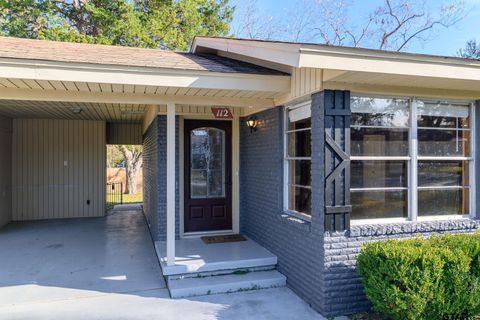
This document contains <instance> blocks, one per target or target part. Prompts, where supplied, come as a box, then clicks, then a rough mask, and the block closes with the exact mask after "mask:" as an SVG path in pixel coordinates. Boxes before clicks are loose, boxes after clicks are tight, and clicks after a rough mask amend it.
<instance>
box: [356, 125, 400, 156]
mask: <svg viewBox="0 0 480 320" xmlns="http://www.w3.org/2000/svg"><path fill="white" fill-rule="evenodd" d="M350 130H351V131H350V132H351V133H350V135H351V146H350V151H351V155H352V156H408V129H381V128H380V129H376V128H351V129H350Z"/></svg>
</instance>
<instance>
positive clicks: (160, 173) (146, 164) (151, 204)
mask: <svg viewBox="0 0 480 320" xmlns="http://www.w3.org/2000/svg"><path fill="white" fill-rule="evenodd" d="M175 132H176V134H175V140H176V144H175V169H176V170H175V171H176V176H175V179H176V181H177V183H176V184H175V199H176V200H175V236H176V238H178V237H179V234H180V232H179V230H180V227H179V226H180V219H179V211H180V206H179V199H180V194H179V185H180V184H179V183H178V181H179V170H178V165H179V161H178V160H179V145H178V141H179V140H178V133H179V120H178V117H177V118H176V121H175ZM166 136H167V116H157V118H155V120H154V121H153V122H152V123H151V124H150V127H149V128H148V130H147V132H146V133H145V135H144V138H143V139H144V142H143V149H144V150H143V179H144V186H143V190H144V191H143V197H144V211H145V215H146V217H147V221H148V225H149V227H150V233H151V234H152V237H153V239H154V241H165V240H166V226H167V192H166V191H167V190H166V187H167V179H166V172H167V140H166Z"/></svg>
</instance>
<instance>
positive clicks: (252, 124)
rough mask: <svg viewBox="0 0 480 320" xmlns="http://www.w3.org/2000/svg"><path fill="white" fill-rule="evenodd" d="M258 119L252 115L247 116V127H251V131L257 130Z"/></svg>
mask: <svg viewBox="0 0 480 320" xmlns="http://www.w3.org/2000/svg"><path fill="white" fill-rule="evenodd" d="M257 124H258V120H257V117H255V116H252V117H248V118H247V127H249V128H250V133H252V132H254V131H257Z"/></svg>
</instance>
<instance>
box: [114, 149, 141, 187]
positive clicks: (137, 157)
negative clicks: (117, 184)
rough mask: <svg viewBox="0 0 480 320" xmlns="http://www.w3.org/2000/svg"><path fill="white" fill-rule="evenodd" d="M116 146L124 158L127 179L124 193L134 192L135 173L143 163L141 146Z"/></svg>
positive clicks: (135, 185) (136, 173)
mask: <svg viewBox="0 0 480 320" xmlns="http://www.w3.org/2000/svg"><path fill="white" fill-rule="evenodd" d="M118 148H119V150H120V152H121V153H122V154H123V158H124V159H125V171H126V174H125V176H126V179H127V181H126V184H127V185H126V188H125V193H127V194H136V193H137V175H138V171H139V170H140V168H141V167H142V163H143V160H142V159H143V158H142V146H136V145H120V146H118Z"/></svg>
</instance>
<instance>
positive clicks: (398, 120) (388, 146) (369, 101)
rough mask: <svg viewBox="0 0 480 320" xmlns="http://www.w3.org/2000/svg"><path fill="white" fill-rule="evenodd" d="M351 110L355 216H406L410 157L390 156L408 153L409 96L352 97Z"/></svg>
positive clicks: (352, 181)
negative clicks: (402, 158) (388, 97)
mask: <svg viewBox="0 0 480 320" xmlns="http://www.w3.org/2000/svg"><path fill="white" fill-rule="evenodd" d="M351 110H352V125H351V129H350V130H351V132H350V138H351V146H350V151H351V155H352V157H353V158H354V159H358V160H357V161H355V160H354V161H352V164H351V186H350V187H351V201H352V218H353V219H372V218H386V217H389V218H393V217H395V218H398V217H407V215H408V210H407V194H408V192H407V187H408V184H407V182H408V180H407V172H408V170H407V161H406V159H405V160H400V161H399V160H394V159H389V157H408V130H409V115H410V112H409V104H408V100H406V99H395V98H392V99H386V98H369V97H352V99H351ZM362 157H369V160H362Z"/></svg>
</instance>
